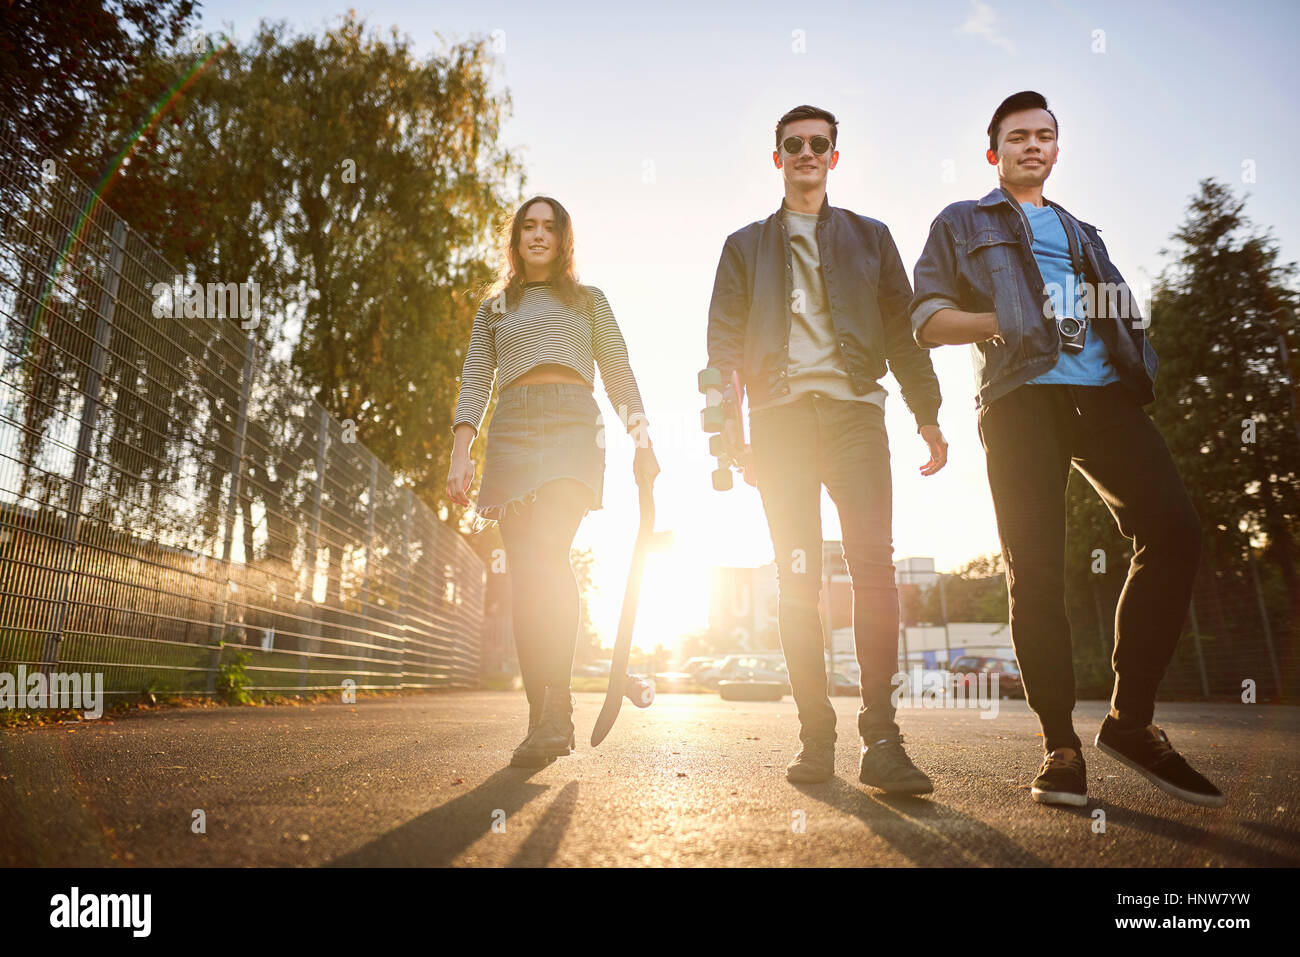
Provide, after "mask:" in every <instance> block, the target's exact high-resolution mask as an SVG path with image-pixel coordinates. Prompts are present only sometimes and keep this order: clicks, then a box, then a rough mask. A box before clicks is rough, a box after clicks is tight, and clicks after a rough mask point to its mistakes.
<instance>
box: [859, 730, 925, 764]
mask: <svg viewBox="0 0 1300 957" xmlns="http://www.w3.org/2000/svg"><path fill="white" fill-rule="evenodd" d="M867 750H868V751H870V752H872V753H878V754H879V755H880V758H879V760H882V761H885V762H886V763H887V764H888V765H889V766H890V768H891V769H898V770H906V769H913V770H914V769H915V768H916V765H915V764H913V763H912V759H911V758H909V757H908V756H907V752H906V751H904V750H903V735H902V734H901V733H900V734H898V735H894V736H891V737H888V738H882V739H880V740H879V741H877V742H876V743H875V744H873V745H871V746H870V747H869V748H868V749H867Z"/></svg>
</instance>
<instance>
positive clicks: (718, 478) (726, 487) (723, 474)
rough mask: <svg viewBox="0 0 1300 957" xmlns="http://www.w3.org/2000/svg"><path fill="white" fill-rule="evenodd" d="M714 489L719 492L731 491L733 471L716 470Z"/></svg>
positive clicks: (714, 472)
mask: <svg viewBox="0 0 1300 957" xmlns="http://www.w3.org/2000/svg"><path fill="white" fill-rule="evenodd" d="M713 488H714V490H715V491H718V492H728V491H730V490H731V469H714V471H713Z"/></svg>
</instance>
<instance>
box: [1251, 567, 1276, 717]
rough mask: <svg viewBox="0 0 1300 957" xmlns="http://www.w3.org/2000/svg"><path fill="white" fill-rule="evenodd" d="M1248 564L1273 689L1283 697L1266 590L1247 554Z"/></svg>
mask: <svg viewBox="0 0 1300 957" xmlns="http://www.w3.org/2000/svg"><path fill="white" fill-rule="evenodd" d="M1246 564H1247V565H1248V566H1250V578H1251V581H1253V582H1254V583H1255V600H1256V601H1258V602H1259V620H1260V621H1261V622H1262V623H1263V625H1264V646H1265V647H1266V648H1268V663H1269V666H1270V667H1271V668H1272V669H1273V687H1275V688H1276V689H1277V692H1276V694H1277V695H1278V696H1279V697H1280V696H1281V695H1282V673H1281V672H1280V671H1278V667H1277V655H1275V654H1274V653H1273V629H1271V628H1270V627H1269V625H1268V609H1267V608H1265V607H1264V589H1262V588H1261V587H1260V585H1259V572H1258V571H1257V570H1256V569H1255V556H1254V555H1252V554H1251V553H1250V551H1247V552H1246Z"/></svg>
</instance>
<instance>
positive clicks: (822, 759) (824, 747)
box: [785, 737, 835, 784]
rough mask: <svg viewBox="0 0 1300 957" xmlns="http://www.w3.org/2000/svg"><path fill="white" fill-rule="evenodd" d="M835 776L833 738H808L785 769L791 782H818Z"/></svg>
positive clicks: (786, 775)
mask: <svg viewBox="0 0 1300 957" xmlns="http://www.w3.org/2000/svg"><path fill="white" fill-rule="evenodd" d="M833 777H835V738H834V737H816V738H809V739H808V740H807V741H805V742H804V743H803V747H801V748H800V749H799V753H798V754H796V755H795V756H794V760H793V761H791V762H790V763H789V764H788V765H787V766H786V769H785V779H786V780H787V781H789V782H791V783H792V784H820V783H821V782H822V781H829V780H830V779H831V778H833Z"/></svg>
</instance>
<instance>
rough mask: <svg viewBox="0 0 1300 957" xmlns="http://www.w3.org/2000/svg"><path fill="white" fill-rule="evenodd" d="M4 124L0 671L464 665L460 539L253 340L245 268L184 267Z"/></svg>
mask: <svg viewBox="0 0 1300 957" xmlns="http://www.w3.org/2000/svg"><path fill="white" fill-rule="evenodd" d="M0 130H2V132H0V196H2V197H3V202H2V203H0V349H2V351H0V671H9V672H11V673H12V672H13V671H14V669H15V668H18V667H20V666H22V667H25V668H26V669H27V671H28V673H31V672H33V671H34V670H36V669H42V670H44V671H46V672H51V671H61V672H66V671H75V672H81V673H86V672H102V673H103V675H104V679H103V680H104V689H105V691H106V692H109V693H114V694H117V695H125V694H136V693H140V692H142V691H146V690H152V691H157V692H183V693H199V694H203V693H212V692H214V691H215V690H216V689H217V687H218V682H219V680H220V678H221V677H222V675H223V674H225V673H227V670H228V669H229V668H230V666H232V665H234V664H235V663H236V660H237V658H238V657H239V656H238V654H237V652H246V653H247V654H248V656H249V657H248V660H247V664H246V666H245V671H246V673H247V676H248V681H249V684H248V688H249V690H264V691H285V692H294V691H320V690H327V689H338V688H340V687H341V686H344V683H345V682H349V681H350V682H352V683H354V684H355V687H356V688H362V689H364V688H370V689H391V688H412V687H420V688H424V687H435V686H463V685H469V684H472V683H474V682H475V681H476V677H477V658H478V653H479V649H480V646H481V640H482V631H483V597H484V584H485V570H484V567H483V564H482V562H481V560H480V559H479V558H478V557H477V556H476V555H475V554H474V552H473V550H472V549H471V548H470V547H469V545H468V544H467V543H465V542H464V541H463V540H462V539H461V537H460V536H459V535H457V534H456V533H455V532H454V531H453V530H452V529H450V528H448V527H447V526H446V525H445V524H444V523H442V522H440V521H438V519H437V517H436V516H435V515H434V514H433V513H432V512H431V511H430V510H429V509H428V508H427V507H426V506H424V505H423V504H422V503H420V502H418V501H417V500H416V499H415V497H414V495H413V494H412V493H411V491H410V490H409V489H408V488H404V487H402V486H400V485H399V484H398V483H397V482H396V480H395V479H394V477H393V475H392V474H391V472H389V470H388V469H387V468H386V467H385V466H384V465H383V463H381V462H379V461H378V460H377V459H376V458H375V456H374V455H373V454H371V453H370V452H369V451H368V450H366V449H365V448H364V447H362V446H361V445H359V444H357V443H356V442H355V441H354V440H353V438H352V436H351V430H350V429H345V428H344V426H343V425H341V424H340V423H339V422H337V421H335V420H334V419H333V418H331V417H330V416H329V415H328V413H326V411H325V410H324V409H323V408H322V407H321V406H320V405H319V404H318V403H316V402H315V401H314V400H313V399H311V398H310V397H309V396H308V395H307V393H306V391H305V390H304V389H301V388H296V387H295V386H294V384H293V383H294V376H293V375H292V372H291V370H290V369H288V368H287V367H286V366H285V364H284V363H283V362H280V361H278V360H276V359H275V358H274V357H273V356H271V355H270V354H268V353H267V352H266V351H265V350H264V349H262V348H261V347H260V346H259V345H258V344H257V342H256V340H255V337H254V334H253V333H254V329H253V328H251V323H252V320H251V319H249V317H248V315H247V311H248V310H247V307H248V306H249V305H250V297H249V296H248V295H246V293H247V290H246V289H244V288H243V287H240V286H238V285H237V284H235V283H227V284H224V285H219V284H206V288H205V287H203V286H194V285H193V284H191V285H186V279H185V277H184V276H183V275H182V274H181V273H180V272H179V271H178V270H176V269H175V268H173V267H172V266H171V265H170V264H169V263H167V262H166V261H165V260H164V259H163V257H162V256H161V255H160V254H159V253H158V252H157V251H156V250H154V249H153V248H151V247H150V246H149V245H148V244H147V243H145V242H144V241H143V240H142V239H141V237H140V236H139V235H137V234H136V233H134V232H133V231H132V230H131V229H130V227H129V226H128V225H127V224H126V223H125V222H123V221H122V220H121V219H120V218H118V217H117V216H116V215H115V214H114V213H113V212H112V211H111V210H110V209H109V208H108V207H107V206H106V205H105V204H103V203H102V202H100V201H99V197H98V196H97V195H96V193H95V191H94V190H92V189H90V188H89V187H88V186H87V185H86V184H85V183H83V182H81V181H80V180H78V179H76V178H75V177H73V176H71V175H69V173H68V172H67V171H66V170H63V169H61V168H60V167H59V164H58V163H57V162H55V161H53V160H50V159H48V158H42V157H41V156H40V153H39V150H37V149H36V148H34V146H33V142H32V140H31V138H30V137H27V136H26V135H25V134H24V133H23V132H22V128H21V125H20V124H19V123H18V122H17V121H15V120H13V119H12V118H11V117H10V118H7V122H6V123H4V124H3V125H2V126H0ZM214 286H216V288H215V289H214ZM196 290H197V294H196ZM252 301H255V297H252ZM241 307H243V308H241Z"/></svg>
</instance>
